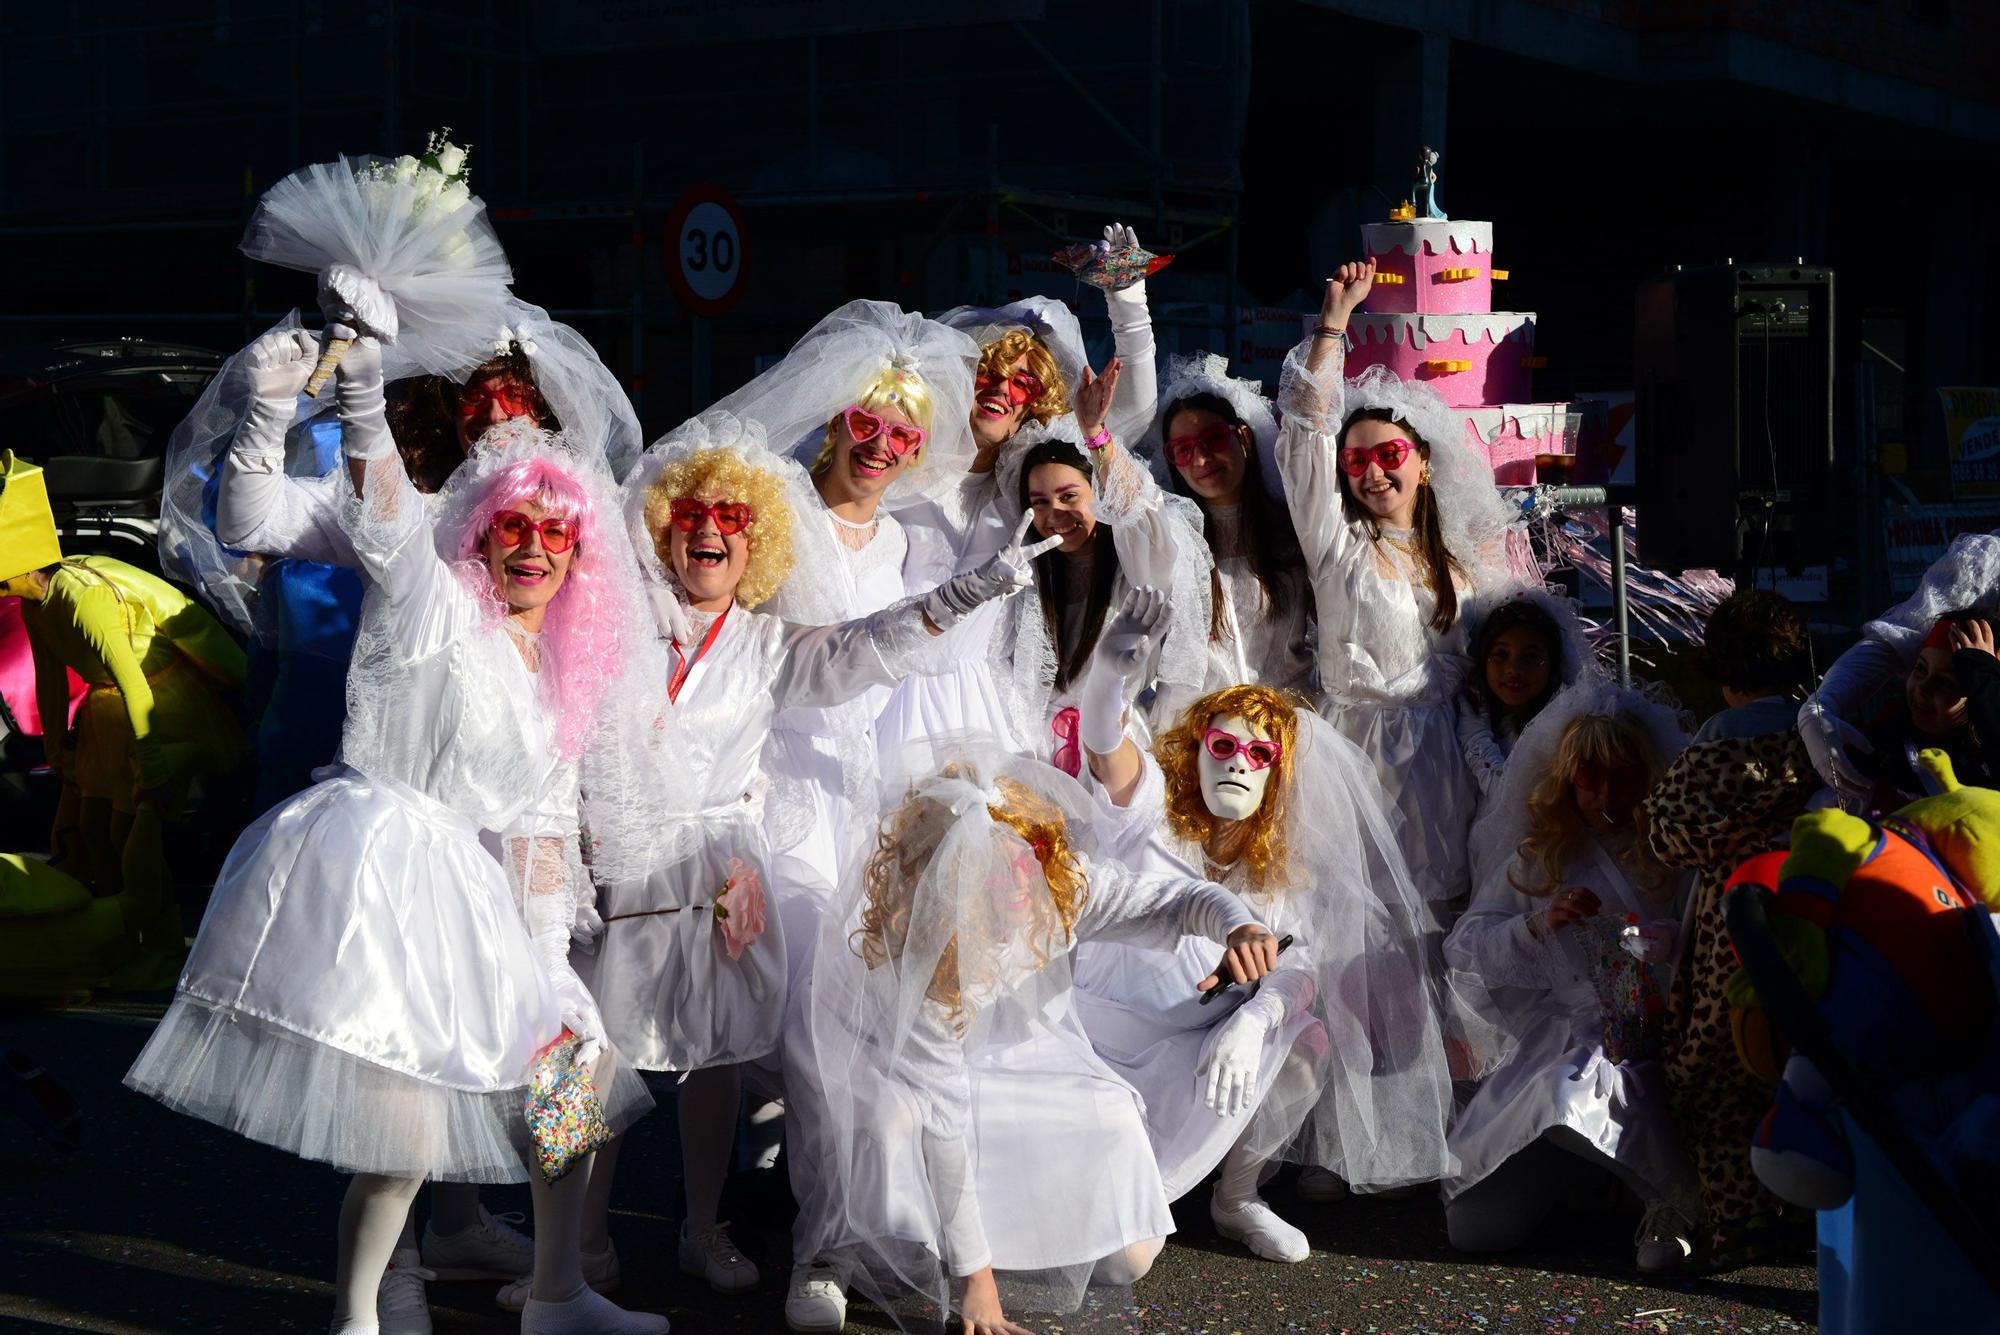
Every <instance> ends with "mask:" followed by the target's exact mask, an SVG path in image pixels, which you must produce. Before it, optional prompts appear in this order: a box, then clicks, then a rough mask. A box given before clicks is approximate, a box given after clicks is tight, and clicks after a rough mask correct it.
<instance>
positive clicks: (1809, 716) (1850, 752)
mask: <svg viewBox="0 0 2000 1335" xmlns="http://www.w3.org/2000/svg"><path fill="white" fill-rule="evenodd" d="M1799 739H1800V740H1801V741H1803V742H1804V743H1805V744H1806V754H1808V755H1810V756H1811V757H1812V763H1813V768H1814V769H1815V770H1817V771H1819V777H1820V778H1821V779H1822V780H1823V781H1825V783H1826V786H1827V787H1829V788H1831V789H1833V792H1834V795H1835V796H1836V797H1838V798H1839V799H1840V805H1841V806H1842V807H1843V808H1845V809H1846V810H1848V811H1859V810H1861V808H1862V807H1863V806H1865V805H1866V804H1867V801H1868V795H1869V794H1870V793H1872V792H1873V791H1874V790H1875V780H1874V779H1873V778H1872V777H1871V776H1870V775H1869V774H1868V773H1867V772H1866V771H1865V770H1863V769H1862V768H1861V766H1860V764H1859V763H1858V762H1857V760H1856V757H1858V756H1872V755H1874V754H1875V747H1874V746H1873V744H1871V743H1870V742H1869V740H1868V737H1867V734H1865V733H1863V732H1862V731H1861V729H1859V728H1857V727H1855V726H1854V725H1853V724H1852V723H1849V722H1848V721H1847V720H1846V719H1844V718H1841V717H1839V716H1838V715H1836V714H1834V713H1832V712H1831V711H1829V710H1828V709H1827V708H1826V706H1825V704H1824V703H1823V702H1822V701H1821V700H1820V699H1819V698H1818V697H1817V696H1815V697H1813V698H1812V699H1809V700H1807V701H1806V703H1805V707H1804V708H1802V709H1801V710H1799Z"/></svg>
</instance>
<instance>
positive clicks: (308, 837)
mask: <svg viewBox="0 0 2000 1335" xmlns="http://www.w3.org/2000/svg"><path fill="white" fill-rule="evenodd" d="M561 1028H562V1024H561V1020H560V1018H559V1015H558V1010H557V1005H556V999H555V994H554V992H553V990H552V989H551V988H550V986H549V983H548V980H547V978H546V976H545V975H544V973H543V970H542V968H541V966H540V964H539V962H538V961H537V960H536V959H535V956H534V952H533V950H532V949H531V947H530V945H529V942H528V936H527V932H526V930H525V929H524V927H523V925H522V922H521V917H520V912H519V910H518V909H517V908H516V907H515V899H514V891H513V889H512V887H511V885H510V884H509V879H508V875H507V872H506V870H505V869H504V868H503V867H502V866H501V864H500V863H499V862H498V861H497V860H496V859H495V858H494V857H493V855H492V854H491V853H489V852H488V851H487V850H486V848H485V847H484V846H482V844H481V842H480V837H479V831H478V830H477V829H476V828H475V827H474V826H473V825H472V823H471V822H469V821H467V820H466V819H465V818H464V817H462V816H460V815H458V814H457V813H455V812H453V811H452V810H451V809H450V808H448V807H446V806H444V805H443V804H441V803H439V802H437V801H435V800H434V799H432V798H429V797H426V796H425V795H423V794H422V793H420V792H418V791H416V790H415V789H413V788H410V787H408V786H406V785H404V784H401V783H397V782H395V781H393V780H375V779H370V778H367V777H365V776H363V775H361V774H359V773H356V772H354V771H352V770H349V771H346V772H343V773H340V774H339V775H337V776H336V777H333V778H329V779H327V780H326V781H324V782H322V783H318V784H315V785H314V786H313V787H311V788H309V789H307V790H306V791H305V792H303V793H300V794H299V795H298V796H297V797H294V798H293V799H291V800H290V801H289V802H286V803H284V804H283V805H282V806H279V807H277V808H276V809H274V810H272V811H270V812H268V813H266V814H265V815H264V816H263V817H261V818H260V819H258V820H257V821H256V822H255V823H254V824H252V825H251V826H250V828H249V829H247V830H245V831H244V832H243V835H242V837H241V838H240V839H238V840H237V842H236V847H235V848H234V849H232V850H231V851H230V855H229V858H228V860H227V862H225V863H224V865H223V868H222V873H221V875H220V876H219V877H218V878H217V881H216V885H215V891H214V894H213V896H212V897H211V899H210V901H209V906H208V912H207V913H206V915H204V917H203V919H202V925H201V932H200V935H199V936H198V937H197V938H196V940H195V944H194V949H193V951H192V952H191V953H190V955H189V957H188V964H187V969H186V971H185V972H184V973H183V974H182V976H181V982H180V989H179V992H178V994H177V995H176V997H175V999H174V1003H173V1005H172V1006H171V1007H170V1008H169V1009H168V1011H167V1014H166V1016H165V1017H164V1018H163V1019H162V1020H161V1021H160V1025H159V1027H158V1029H157V1030H156V1031H155V1032H154V1034H153V1037H152V1039H151V1040H150V1041H149V1042H148V1043H147V1044H146V1047H145V1050H144V1051H142V1052H141V1053H140V1054H139V1059H138V1060H137V1061H136V1062H135V1063H134V1064H133V1066H132V1069H131V1071H130V1072H129V1073H128V1074H127V1075H126V1077H125V1083H126V1084H128V1085H130V1086H131V1087H132V1088H134V1089H136V1090H138V1091H140V1092H141V1093H144V1094H149V1095H151V1096H152V1097H154V1098H156V1099H158V1100H160V1101H161V1102H162V1103H165V1104H166V1105H167V1106H168V1107H170V1108H173V1109H175V1110H176V1111H178V1112H183V1113H186V1114H188V1115H190V1116H193V1117H199V1118H201V1119H202V1120H203V1121H208V1122H213V1123H215V1124H216V1125H218V1126H221V1127H225V1128H227V1129H229V1130H231V1131H235V1132H237V1133H239V1134H241V1135H244V1136H247V1137H249V1138H250V1139H252V1140H256V1141H260V1142H262V1143H264V1144H267V1145H272V1146H275V1147H276V1148H278V1149H282V1150H287V1151H289V1152H291V1153H293V1154H297V1155H299V1156H300V1157H302V1158H307V1159H319V1160H324V1161H325V1162H327V1163H330V1164H333V1165H334V1166H335V1167H337V1168H340V1169H342V1170H343V1171H346V1172H358V1173H381V1174H384V1175H388V1176H395V1177H428V1178H436V1179H440V1180H444V1181H454V1182H521V1181H525V1180H526V1179H527V1175H528V1168H527V1161H526V1160H525V1159H524V1158H523V1152H524V1150H525V1149H526V1147H527V1128H526V1124H525V1122H524V1121H523V1118H522V1100H523V1097H524V1095H525V1092H526V1086H527V1075H528V1069H529V1066H530V1063H531V1062H532V1060H533V1058H534V1056H535V1053H536V1052H537V1051H538V1050H539V1049H540V1048H541V1047H542V1046H543V1045H545V1044H547V1043H548V1042H549V1041H550V1040H551V1039H553V1038H554V1037H555V1036H556V1035H557V1033H558V1032H560V1030H561ZM597 1086H598V1092H599V1097H600V1099H601V1100H602V1102H603V1104H604V1110H605V1117H606V1120H607V1121H608V1122H609V1123H610V1124H611V1126H612V1127H613V1129H614V1130H616V1129H620V1128H622V1127H623V1126H626V1125H629V1124H630V1123H631V1122H632V1121H634V1120H636V1119H637V1118H638V1117H639V1116H640V1115H641V1114H643V1113H644V1112H645V1111H646V1110H647V1109H648V1108H649V1107H651V1103H652V1100H651V1098H650V1097H649V1096H648V1095H647V1093H646V1090H645V1086H644V1084H643V1083H642V1082H641V1081H640V1080H639V1078H638V1077H637V1075H635V1074H634V1073H633V1072H632V1071H631V1070H630V1069H629V1068H628V1067H626V1066H625V1065H624V1064H623V1063H622V1062H621V1061H619V1060H618V1059H617V1058H616V1057H615V1056H611V1055H607V1057H606V1058H605V1060H604V1061H603V1062H601V1063H600V1065H599V1067H598V1072H597Z"/></svg>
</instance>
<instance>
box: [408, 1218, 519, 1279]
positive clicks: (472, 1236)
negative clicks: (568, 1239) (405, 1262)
mask: <svg viewBox="0 0 2000 1335" xmlns="http://www.w3.org/2000/svg"><path fill="white" fill-rule="evenodd" d="M520 1219H521V1216H520V1215H517V1214H515V1215H491V1214H488V1213H487V1212H486V1207H485V1206H483V1205H482V1206H480V1207H479V1222H478V1223H476V1224H474V1225H473V1226H472V1227H471V1228H467V1229H461V1230H460V1231H459V1232H457V1233H439V1232H437V1231H435V1230H434V1229H433V1228H432V1227H431V1226H430V1225H429V1224H425V1225H424V1266H425V1268H426V1269H429V1270H435V1271H437V1277H438V1278H439V1279H440V1280H446V1281H450V1280H460V1279H512V1278H513V1277H514V1276H515V1275H520V1274H525V1273H526V1272H527V1271H530V1270H533V1269H534V1268H535V1242H534V1239H533V1238H530V1237H529V1236H528V1235H527V1234H525V1233H523V1232H521V1231H520V1230H519V1229H517V1228H514V1227H511V1225H510V1223H509V1222H508V1221H512V1222H514V1223H518V1222H519V1221H520Z"/></svg>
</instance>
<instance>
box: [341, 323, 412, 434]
mask: <svg viewBox="0 0 2000 1335" xmlns="http://www.w3.org/2000/svg"><path fill="white" fill-rule="evenodd" d="M326 332H327V336H328V337H329V338H351V339H353V340H354V342H353V343H352V344H351V345H350V346H349V347H348V349H347V352H346V355H344V356H343V357H341V359H340V367H339V369H338V370H337V371H335V372H334V402H335V403H336V404H338V405H339V408H340V439H341V447H342V448H343V449H344V450H346V452H347V457H348V458H350V459H364V460H365V459H381V458H386V457H387V456H388V454H389V452H390V451H391V450H393V449H395V448H396V440H395V437H393V436H391V435H390V434H389V411H388V405H387V403H386V402H385V400H384V399H383V397H382V345H381V344H380V343H377V342H376V341H375V340H374V339H372V338H369V337H367V336H366V335H363V334H361V333H359V331H357V330H356V329H355V328H354V326H353V325H347V324H330V325H328V326H327V327H326Z"/></svg>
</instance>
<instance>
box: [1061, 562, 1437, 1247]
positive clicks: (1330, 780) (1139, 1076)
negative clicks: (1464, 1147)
mask: <svg viewBox="0 0 2000 1335" xmlns="http://www.w3.org/2000/svg"><path fill="white" fill-rule="evenodd" d="M1157 601H1158V596H1157V595H1156V594H1155V593H1153V592H1152V591H1150V590H1146V591H1141V592H1140V593H1139V594H1138V595H1136V596H1135V597H1133V598H1132V599H1129V600H1128V602H1127V605H1126V606H1125V607H1124V608H1123V609H1121V615H1120V617H1119V619H1118V621H1117V622H1116V623H1115V624H1114V625H1112V626H1111V627H1109V628H1108V629H1107V630H1106V632H1105V635H1104V636H1103V638H1102V639H1101V640H1100V642H1099V649H1098V654H1097V658H1096V660H1095V662H1094V663H1093V664H1092V671H1091V677H1090V680H1089V682H1088V683H1087V684H1086V687H1085V693H1084V694H1085V698H1084V720H1083V722H1084V730H1083V731H1084V745H1085V747H1086V750H1087V752H1088V754H1089V756H1090V766H1091V771H1092V774H1093V776H1094V777H1095V779H1096V781H1097V783H1098V785H1099V791H1100V794H1101V796H1102V797H1103V799H1104V800H1105V801H1106V802H1108V803H1109V804H1110V805H1111V806H1112V808H1113V810H1114V813H1115V814H1114V815H1113V820H1114V822H1115V823H1116V824H1117V825H1118V829H1117V833H1116V834H1115V835H1113V836H1112V837H1111V846H1112V848H1113V850H1114V853H1115V855H1116V856H1117V857H1118V858H1119V859H1120V860H1121V861H1123V862H1126V863H1128V864H1129V865H1131V866H1132V867H1134V868H1135V869H1137V870H1141V871H1160V872H1165V871H1173V870H1179V871H1184V872H1189V873H1192V871H1193V870H1194V869H1196V868H1200V869H1202V874H1203V875H1205V876H1207V877H1209V878H1212V879H1214V880H1217V881H1219V882H1221V883H1222V884H1223V885H1225V886H1228V887H1229V888H1231V889H1233V890H1235V891H1236V892H1237V894H1238V895H1240V896H1241V897H1242V898H1243V900H1244V902H1245V903H1246V904H1247V905H1249V906H1250V908H1251V909H1252V910H1253V911H1254V912H1256V913H1257V914H1258V915H1259V917H1260V919H1261V920H1262V921H1263V922H1265V923H1266V924H1267V925H1269V926H1270V927H1271V929H1272V930H1273V931H1275V932H1279V933H1282V934H1284V935H1287V936H1290V937H1291V938H1292V943H1291V946H1290V948H1289V949H1288V950H1287V951H1286V953H1285V954H1284V956H1283V957H1282V958H1281V959H1280V960H1279V962H1278V968H1277V970H1276V971H1275V972H1274V973H1273V974H1272V975H1271V976H1270V977H1269V978H1267V979H1265V980H1264V982H1263V983H1261V984H1260V985H1259V987H1258V990H1257V992H1256V994H1255V995H1254V996H1253V997H1250V998H1248V999H1247V1000H1244V1001H1243V1003H1242V1004H1241V1005H1240V1006H1238V1005H1236V1004H1234V999H1232V998H1225V999H1223V1000H1221V1001H1218V1002H1216V1003H1215V1004H1213V1005H1202V1004H1199V1003H1198V1002H1197V1001H1195V1000H1192V999H1191V998H1190V997H1189V996H1188V988H1189V985H1190V983H1191V982H1192V980H1193V979H1195V978H1197V977H1199V976H1200V975H1201V974H1202V973H1203V972H1205V971H1206V964H1205V963H1204V962H1202V956H1203V955H1204V954H1205V951H1206V947H1204V946H1202V945H1201V944H1200V943H1198V942H1195V941H1193V940H1183V941H1182V942H1180V944H1179V946H1178V947H1177V948H1175V949H1174V950H1171V951H1159V950H1149V949H1142V948H1139V947H1135V946H1130V945H1100V944H1093V945H1088V946H1084V947H1082V948H1081V949H1080V950H1079V951H1078V953H1077V987H1078V995H1079V997H1080V998H1081V999H1082V1000H1081V1008H1080V1010H1081V1015H1082V1018H1083V1022H1084V1027H1085V1029H1086V1031H1087V1032H1088V1033H1089V1034H1090V1038H1091V1042H1092V1044H1093V1045H1094V1046H1095V1047H1096V1049H1097V1051H1098V1055H1099V1056H1101V1057H1103V1058H1104V1059H1105V1060H1106V1061H1108V1062H1109V1063H1110V1064H1111V1065H1112V1067H1113V1068H1114V1069H1116V1070H1117V1071H1118V1072H1119V1073H1120V1074H1121V1075H1123V1076H1124V1077H1125V1078H1126V1079H1127V1080H1129V1081H1130V1082H1131V1083H1132V1084H1133V1086H1134V1087H1135V1088H1137V1089H1138V1090H1139V1091H1140V1093H1141V1094H1142V1095H1143V1096H1144V1097H1145V1101H1146V1128H1147V1133H1148V1135H1149V1136H1150V1137H1151V1138H1152V1142H1153V1148H1154V1152H1155V1153H1156V1154H1157V1155H1158V1157H1159V1161H1160V1167H1161V1172H1162V1174H1163V1176H1164V1178H1165V1181H1166V1184H1167V1189H1168V1194H1169V1195H1170V1196H1173V1197H1178V1196H1180V1195H1181V1194H1183V1193H1184V1192H1186V1191H1187V1190H1189V1189H1190V1188H1192V1187H1193V1186H1194V1185H1195V1184H1196V1183H1198V1182H1200V1181H1201V1180H1202V1179H1203V1178H1204V1177H1205V1176H1207V1174H1208V1172H1209V1170H1210V1169H1212V1168H1213V1167H1215V1165H1216V1164H1217V1163H1218V1162H1219V1163H1220V1164H1221V1165H1222V1176H1221V1178H1220V1180H1219V1181H1218V1183H1217V1186H1216V1191H1215V1196H1214V1199H1213V1200H1212V1201H1211V1203H1210V1214H1211V1216H1212V1218H1213V1219H1214V1221H1215V1224H1216V1227H1217V1229H1218V1230H1219V1231H1220V1232H1222V1234H1223V1235H1224V1236H1225V1237H1231V1238H1236V1239H1239V1240H1241V1241H1243V1242H1244V1243H1245V1244H1246V1245H1248V1246H1249V1247H1250V1249H1251V1250H1252V1251H1254V1252H1256V1253H1257V1254H1258V1255H1260V1256H1263V1257H1266V1258H1268V1259H1270V1260H1277V1261H1298V1260H1303V1259H1304V1258H1305V1256H1306V1254H1307V1251H1308V1247H1307V1245H1306V1239H1305V1236H1304V1234H1302V1233H1300V1232H1299V1231H1298V1230H1297V1229H1295V1228H1293V1227H1292V1226H1291V1225H1289V1224H1287V1223H1286V1222H1285V1221H1284V1220H1282V1219H1280V1218H1278V1216H1277V1215H1276V1213H1275V1212H1273V1211H1272V1210H1271V1209H1270V1207H1269V1206H1268V1205H1266V1204H1265V1203H1264V1202H1263V1201H1262V1200H1261V1199H1260V1198H1259V1196H1258V1194H1257V1188H1258V1184H1259V1182H1260V1180H1261V1179H1262V1178H1263V1177H1265V1176H1268V1174H1269V1171H1270V1169H1271V1168H1272V1167H1274V1166H1275V1164H1276V1162H1277V1161H1278V1160H1279V1159H1281V1158H1290V1159H1296V1160H1299V1161H1301V1162H1304V1163H1307V1164H1310V1165H1315V1166H1318V1167H1320V1168H1322V1169H1324V1170H1326V1171H1330V1172H1334V1173H1338V1174H1339V1175H1340V1176H1341V1177H1342V1178H1343V1179H1345V1180H1346V1181H1348V1182H1350V1183H1352V1184H1353V1185H1354V1186H1356V1187H1357V1188H1360V1189H1363V1190H1381V1189H1386V1188H1392V1187H1402V1186H1407V1185H1410V1184H1412V1183H1416V1182H1423V1181H1430V1180H1434V1179H1435V1178H1436V1177H1437V1176H1438V1175H1439V1174H1440V1173H1442V1172H1443V1171H1445V1169H1446V1168H1447V1166H1448V1157H1447V1155H1446V1152H1445V1147H1444V1146H1445V1121H1446V1119H1447V1117H1448V1116H1449V1114H1450V1111H1451V1078H1450V1075H1449V1073H1448V1070H1447V1067H1446V1062H1445V1052H1444V1044H1443V1040H1442V1036H1441V1033H1440V1029H1439V1025H1438V1021H1437V1018H1436V1016H1435V1015H1434V1012H1433V1007H1432V1005H1431V1002H1430V998H1429V993H1428V982H1429V978H1428V973H1429V971H1428V970H1427V969H1426V967H1425V960H1424V949H1423V943H1422V940H1421V937H1420V935H1419V925H1420V922H1421V918H1422V912H1421V904H1420V902H1419V901H1418V899H1417V897H1416V891H1415V888H1414V887H1413V886H1412V885H1411V883H1410V879H1409V874H1408V872H1407V871H1406V870H1405V869H1404V867H1403V865H1402V861H1401V855H1400V853H1399V852H1398V851H1397V848H1396V845H1395V842H1394V837H1393V835H1392V833H1391V830H1390V825H1389V817H1388V814H1387V812H1386V811H1385V810H1384V809H1383V807H1382V804H1381V798H1380V796H1379V794H1378V793H1377V791H1376V781H1375V774H1374V767H1373V766H1372V765H1371V764H1370V763H1369V761H1368V758H1367V757H1366V756H1365V755H1363V754H1362V753H1361V752H1360V750H1359V749H1358V748H1357V747H1355V745H1354V744H1353V743H1352V742H1350V741H1348V740H1347V739H1346V738H1344V737H1342V736H1341V735H1340V734H1339V733H1338V732H1336V731H1334V730H1333V728H1332V727H1330V726H1329V725H1328V724H1326V723H1325V722H1324V721H1322V720H1321V719H1320V718H1319V717H1318V716H1317V715H1314V714H1312V713H1311V712H1310V711H1309V710H1307V709H1306V708H1304V707H1303V705H1304V702H1303V701H1301V700H1298V699H1297V698H1296V697H1291V698H1287V697H1286V696H1284V695H1282V694H1280V693H1279V692H1276V691H1274V690H1272V689H1271V688H1269V687H1265V686H1256V685H1242V686H1231V687H1225V688H1224V689H1222V690H1220V691H1215V692H1211V693H1210V694H1208V695H1205V696H1203V697H1201V698H1200V699H1199V700H1197V701H1195V703H1194V704H1193V705H1191V706H1190V707H1189V708H1188V710H1187V711H1186V712H1185V713H1184V714H1183V715H1182V716H1181V717H1180V718H1179V719H1176V720H1174V721H1173V726H1172V727H1171V728H1169V729H1167V730H1166V731H1165V732H1163V733H1162V734H1161V735H1160V737H1159V738H1158V739H1157V740H1156V741H1155V743H1154V745H1153V749H1152V750H1151V751H1150V752H1142V751H1140V750H1139V749H1138V748H1137V747H1135V746H1134V745H1133V744H1132V743H1131V742H1130V741H1129V740H1126V739H1124V738H1123V736H1122V735H1121V732H1120V729H1119V726H1118V724H1117V710H1118V709H1119V708H1120V703H1121V697H1122V695H1123V693H1124V691H1123V687H1122V685H1118V684H1114V682H1113V679H1116V678H1120V677H1122V676H1123V674H1124V672H1125V670H1126V669H1127V667H1128V666H1129V665H1132V664H1136V663H1137V662H1138V661H1139V660H1140V659H1141V658H1142V657H1143V644H1142V643H1141V642H1142V641H1143V638H1144V637H1145V635H1146V634H1147V633H1148V631H1147V627H1148V623H1149V622H1150V621H1151V620H1152V619H1153V615H1154V613H1155V612H1156V611H1157V606H1156V605H1157ZM1120 817H1122V820H1121V819H1120ZM1309 1116H1310V1121H1308V1118H1309ZM1301 1125H1305V1126H1306V1128H1307V1130H1306V1134H1305V1135H1303V1136H1300V1135H1299V1134H1298V1132H1299V1129H1300V1127H1301Z"/></svg>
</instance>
